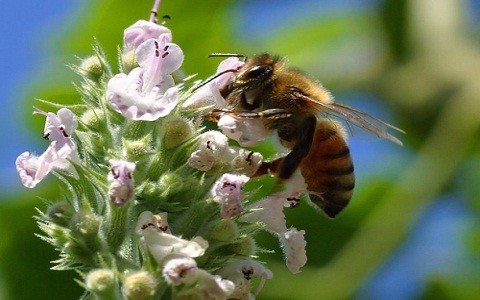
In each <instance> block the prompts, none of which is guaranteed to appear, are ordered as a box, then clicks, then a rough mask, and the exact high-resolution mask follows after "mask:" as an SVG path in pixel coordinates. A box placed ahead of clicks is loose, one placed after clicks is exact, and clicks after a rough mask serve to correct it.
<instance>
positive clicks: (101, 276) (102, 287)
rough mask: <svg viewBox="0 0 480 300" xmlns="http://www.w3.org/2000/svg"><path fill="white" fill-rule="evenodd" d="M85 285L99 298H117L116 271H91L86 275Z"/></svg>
mask: <svg viewBox="0 0 480 300" xmlns="http://www.w3.org/2000/svg"><path fill="white" fill-rule="evenodd" d="M85 287H86V288H87V289H88V290H89V291H90V292H92V293H93V294H95V295H97V296H98V298H102V299H103V298H115V288H116V280H115V273H114V272H113V271H112V270H109V269H96V270H93V271H90V272H89V273H88V274H87V276H86V277H85Z"/></svg>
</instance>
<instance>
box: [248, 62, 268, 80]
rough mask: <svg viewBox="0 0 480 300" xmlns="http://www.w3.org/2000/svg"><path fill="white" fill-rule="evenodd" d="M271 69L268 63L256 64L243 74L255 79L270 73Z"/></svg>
mask: <svg viewBox="0 0 480 300" xmlns="http://www.w3.org/2000/svg"><path fill="white" fill-rule="evenodd" d="M271 71H272V67H270V66H269V65H256V66H253V67H251V68H250V69H249V70H248V72H247V73H246V74H245V75H246V77H247V79H257V78H260V77H264V76H266V75H268V74H270V72H271Z"/></svg>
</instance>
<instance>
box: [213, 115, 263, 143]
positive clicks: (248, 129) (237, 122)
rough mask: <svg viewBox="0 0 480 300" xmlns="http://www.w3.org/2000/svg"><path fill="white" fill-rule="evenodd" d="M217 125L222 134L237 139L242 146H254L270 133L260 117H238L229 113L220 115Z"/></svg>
mask: <svg viewBox="0 0 480 300" xmlns="http://www.w3.org/2000/svg"><path fill="white" fill-rule="evenodd" d="M217 125H218V127H219V128H220V129H221V130H222V132H223V134H225V135H226V136H228V137H229V138H231V139H233V140H235V141H237V142H238V143H239V144H240V146H242V147H253V146H256V145H258V144H259V143H260V142H262V141H263V140H264V139H265V137H267V136H269V135H270V133H271V131H270V130H268V129H267V128H266V127H265V125H264V124H263V121H262V120H260V119H246V118H240V119H239V118H234V117H233V116H231V115H230V114H224V115H223V116H221V117H220V119H219V120H218V123H217Z"/></svg>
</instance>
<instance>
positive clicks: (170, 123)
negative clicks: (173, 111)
mask: <svg viewBox="0 0 480 300" xmlns="http://www.w3.org/2000/svg"><path fill="white" fill-rule="evenodd" d="M163 134H164V136H163V144H164V145H165V148H167V149H171V148H174V147H177V146H179V145H180V144H182V143H183V142H185V141H186V140H188V139H189V138H190V137H192V135H193V123H192V122H191V121H190V120H187V119H185V118H182V117H178V116H172V117H169V118H168V119H167V120H165V122H164V133H163Z"/></svg>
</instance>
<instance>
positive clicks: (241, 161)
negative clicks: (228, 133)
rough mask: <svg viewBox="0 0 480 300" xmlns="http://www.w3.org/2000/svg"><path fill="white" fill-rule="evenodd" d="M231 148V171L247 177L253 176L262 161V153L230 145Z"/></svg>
mask: <svg viewBox="0 0 480 300" xmlns="http://www.w3.org/2000/svg"><path fill="white" fill-rule="evenodd" d="M232 150H233V159H232V161H231V164H232V169H233V171H234V172H238V173H240V174H245V175H246V176H249V177H251V176H253V175H254V174H255V172H257V170H258V168H259V167H260V164H261V163H262V159H263V156H262V154H260V153H258V152H254V151H248V150H245V149H243V148H237V147H232Z"/></svg>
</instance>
